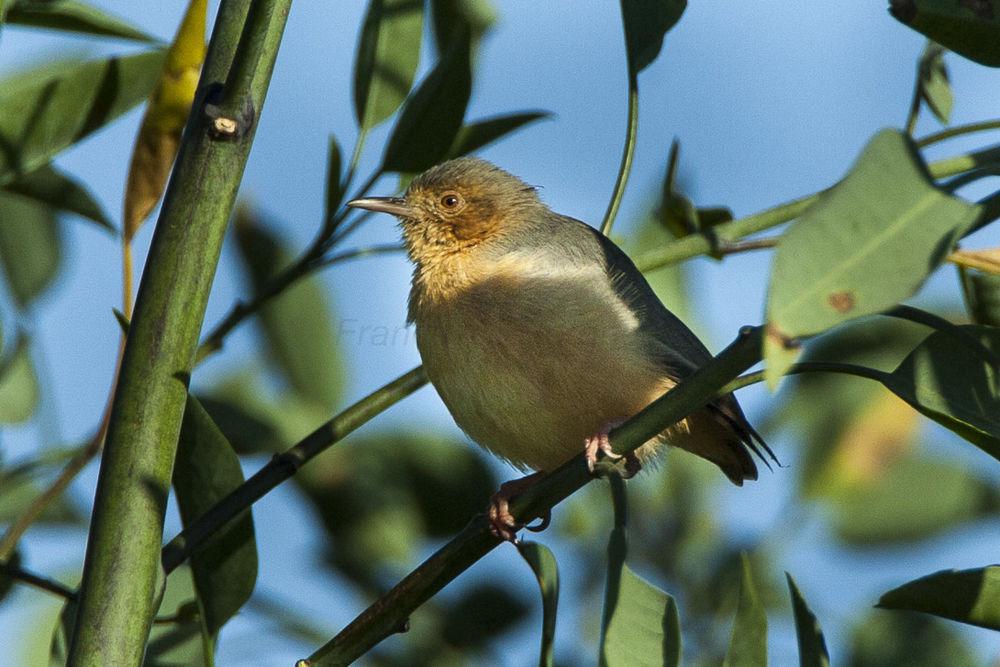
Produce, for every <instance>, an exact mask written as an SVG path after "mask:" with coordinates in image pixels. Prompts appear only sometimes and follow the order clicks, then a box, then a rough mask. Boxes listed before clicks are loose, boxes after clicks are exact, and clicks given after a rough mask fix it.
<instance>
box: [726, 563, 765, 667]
mask: <svg viewBox="0 0 1000 667" xmlns="http://www.w3.org/2000/svg"><path fill="white" fill-rule="evenodd" d="M742 562H743V580H742V582H741V583H740V601H739V605H738V606H737V608H736V619H735V620H734V621H733V634H732V636H731V637H730V640H729V650H728V651H726V659H725V661H724V662H723V663H722V664H723V665H726V666H727V667H728V666H729V665H733V666H737V665H738V666H740V667H742V666H744V665H753V666H756V665H767V612H766V611H765V610H764V605H763V604H762V603H761V601H760V597H759V596H758V595H757V589H756V588H755V587H754V585H753V573H752V572H751V568H750V558H749V557H748V556H747V554H746V553H744V554H743V561H742Z"/></svg>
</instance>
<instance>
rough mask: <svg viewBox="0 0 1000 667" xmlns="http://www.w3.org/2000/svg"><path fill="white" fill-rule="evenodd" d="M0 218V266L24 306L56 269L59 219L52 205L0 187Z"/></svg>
mask: <svg viewBox="0 0 1000 667" xmlns="http://www.w3.org/2000/svg"><path fill="white" fill-rule="evenodd" d="M0 122H2V121H0ZM0 221H2V222H0V268H2V269H3V274H4V277H5V278H6V279H7V285H8V286H9V287H10V291H11V293H12V294H13V296H14V300H15V301H17V304H18V305H19V306H20V307H21V308H22V309H23V308H27V307H28V306H29V305H31V304H32V302H34V300H35V299H36V298H38V297H39V296H40V295H41V294H42V293H43V292H44V291H45V290H46V289H48V287H49V286H50V285H51V284H52V281H53V279H54V278H55V277H56V273H58V271H59V261H60V258H61V255H62V250H61V246H62V243H61V240H60V234H59V231H60V230H59V221H58V220H57V219H56V216H55V211H53V209H52V208H50V207H48V206H42V205H40V204H38V203H37V202H35V201H32V200H31V199H28V198H26V197H22V196H21V195H14V194H10V193H8V192H4V191H2V190H0Z"/></svg>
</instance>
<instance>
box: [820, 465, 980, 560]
mask: <svg viewBox="0 0 1000 667" xmlns="http://www.w3.org/2000/svg"><path fill="white" fill-rule="evenodd" d="M830 504H831V508H832V510H833V512H832V516H831V522H832V524H833V530H834V532H835V533H836V534H837V537H839V538H840V539H841V540H843V541H844V542H847V543H848V544H851V545H854V546H859V547H884V546H887V545H896V544H899V543H906V542H914V541H916V540H922V539H926V538H928V537H931V536H934V535H937V534H940V533H941V532H943V531H948V530H954V529H955V528H956V527H958V526H961V525H962V524H963V523H965V522H968V521H972V520H975V519H980V518H983V517H989V516H992V515H993V513H995V512H996V511H997V510H998V509H1000V492H998V491H997V490H996V489H995V488H994V487H993V485H992V484H990V483H989V482H987V481H985V480H983V479H981V478H979V477H978V476H976V475H973V474H972V473H970V472H969V471H968V470H966V469H965V468H963V467H960V466H957V465H955V464H953V463H951V462H949V461H948V460H940V459H932V458H930V457H925V456H921V455H916V454H911V455H909V456H905V457H903V458H900V459H897V460H895V461H894V462H892V464H891V465H890V466H887V467H886V469H885V471H884V473H883V476H882V477H881V478H880V479H878V480H877V481H876V482H875V483H873V484H870V485H859V486H855V487H853V488H850V489H847V490H845V491H844V492H843V493H840V494H837V495H836V496H834V497H833V498H831V499H830Z"/></svg>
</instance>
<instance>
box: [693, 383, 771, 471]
mask: <svg viewBox="0 0 1000 667" xmlns="http://www.w3.org/2000/svg"><path fill="white" fill-rule="evenodd" d="M688 423H689V435H688V437H686V438H683V439H680V440H679V441H677V442H675V443H674V444H676V445H677V446H678V447H680V448H682V449H685V450H687V451H689V452H691V453H692V454H696V455H698V456H700V457H702V458H704V459H707V460H709V461H711V462H712V463H714V464H715V465H717V466H719V468H720V469H722V472H724V473H725V474H726V477H728V478H729V479H730V481H732V483H733V484H735V485H737V486H743V481H744V480H748V479H750V480H755V479H757V466H756V464H755V463H754V460H753V457H752V456H751V455H750V452H753V453H754V454H756V455H757V457H758V458H759V459H760V460H761V461H763V462H764V465H766V466H767V467H768V468H769V469H770V468H771V461H774V463H776V464H777V465H779V466H780V465H781V462H780V461H778V459H777V457H776V456H775V455H774V452H773V451H771V448H770V447H768V445H767V443H766V442H764V439H763V438H762V437H761V436H760V434H759V433H757V431H756V430H755V429H754V427H753V426H751V425H750V422H749V421H747V418H746V416H745V415H744V414H743V411H742V410H741V409H740V406H739V404H738V403H737V402H736V399H735V398H733V397H732V396H727V397H725V398H723V399H721V400H719V401H717V402H715V403H712V404H709V405H708V406H707V407H706V408H705V409H704V410H701V411H699V412H696V413H695V414H693V415H691V416H690V417H688ZM765 453H766V454H767V456H765V455H764V454H765ZM768 459H770V461H769V460H768Z"/></svg>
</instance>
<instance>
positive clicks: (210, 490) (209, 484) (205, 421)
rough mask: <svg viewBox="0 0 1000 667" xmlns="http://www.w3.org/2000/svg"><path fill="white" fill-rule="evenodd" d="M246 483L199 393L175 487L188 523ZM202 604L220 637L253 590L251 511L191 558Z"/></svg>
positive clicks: (183, 438)
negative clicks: (226, 624) (206, 410)
mask: <svg viewBox="0 0 1000 667" xmlns="http://www.w3.org/2000/svg"><path fill="white" fill-rule="evenodd" d="M242 483H243V472H242V470H241V469H240V460H239V458H238V457H237V456H236V452H235V451H233V448H232V446H230V444H229V442H228V441H227V440H226V438H225V436H224V435H222V432H221V431H219V428H218V427H217V426H216V425H215V422H213V421H212V418H211V417H210V416H209V415H208V413H207V412H205V409H204V408H203V407H202V406H201V404H200V403H199V402H198V399H196V398H195V397H193V396H190V395H189V396H188V400H187V405H186V407H185V409H184V421H183V424H182V426H181V434H180V441H179V444H178V447H177V459H176V463H175V464H174V477H173V485H174V490H175V491H176V493H177V504H178V506H179V508H180V512H181V519H182V520H183V522H184V525H185V526H188V525H190V524H191V523H192V522H193V521H194V520H195V519H197V518H198V517H200V516H201V515H202V514H204V513H205V512H207V511H208V510H209V509H210V508H211V507H212V506H214V505H215V504H216V503H217V502H218V501H220V500H221V499H222V498H223V497H225V496H226V495H228V494H229V493H230V492H231V491H233V490H234V489H235V488H236V487H238V486H239V485H240V484H242ZM191 574H192V577H193V578H194V586H195V589H196V591H197V593H198V603H199V606H200V608H201V613H202V615H203V617H204V619H205V626H206V628H207V631H208V634H209V636H211V637H213V638H214V637H216V636H217V635H218V633H219V630H220V629H221V628H222V626H223V625H224V624H225V623H226V621H228V620H229V619H230V618H231V617H232V616H233V615H234V614H235V613H236V612H237V611H238V610H239V609H240V607H242V606H243V604H244V603H245V602H246V601H247V600H248V599H249V598H250V594H251V593H253V588H254V584H255V583H256V581H257V544H256V541H255V539H254V528H253V518H252V517H251V515H250V513H249V512H246V513H244V514H243V515H242V516H241V517H239V518H238V519H236V520H234V521H232V522H231V523H229V524H228V525H227V526H225V527H224V528H222V529H221V530H219V531H218V532H217V533H216V534H215V535H213V536H212V537H211V538H210V539H209V540H208V541H206V542H205V544H204V546H203V547H202V548H201V549H199V550H198V551H196V552H195V553H194V554H193V555H192V556H191Z"/></svg>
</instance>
